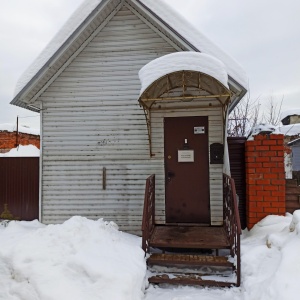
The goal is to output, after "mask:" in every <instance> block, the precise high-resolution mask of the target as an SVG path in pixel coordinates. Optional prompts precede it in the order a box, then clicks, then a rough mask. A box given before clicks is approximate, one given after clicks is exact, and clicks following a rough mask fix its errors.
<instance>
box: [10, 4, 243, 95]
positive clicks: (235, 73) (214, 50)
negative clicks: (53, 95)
mask: <svg viewBox="0 0 300 300" xmlns="http://www.w3.org/2000/svg"><path fill="white" fill-rule="evenodd" d="M140 1H141V2H142V3H143V4H145V5H146V6H147V7H149V8H150V10H151V11H153V12H154V13H155V14H156V15H157V16H159V17H160V18H162V19H163V20H164V21H165V22H166V23H167V24H168V25H169V26H171V27H172V28H173V29H174V30H176V31H177V32H178V33H179V34H180V35H181V36H182V37H183V38H185V39H186V40H187V41H188V42H189V43H190V44H192V45H194V46H195V47H196V48H197V49H198V50H199V51H200V52H202V53H206V54H209V55H211V56H213V57H216V58H217V59H219V60H221V61H222V62H223V63H224V64H225V66H226V69H227V73H228V74H229V75H230V76H231V77H232V78H233V79H235V80H236V81H237V82H238V83H240V84H241V85H242V86H243V87H244V88H247V85H248V79H247V76H246V73H245V71H244V70H243V68H242V67H241V66H240V65H239V64H238V63H237V62H236V61H235V60H234V59H233V58H231V57H230V56H229V55H227V54H226V53H225V52H223V51H222V50H221V49H220V48H219V47H217V46H216V45H215V44H214V43H213V42H211V41H210V40H209V39H208V38H207V37H206V36H204V35H203V34H202V33H201V32H200V31H199V30H198V29H196V28H195V27H194V26H192V25H191V24H190V23H189V21H188V20H186V19H185V18H183V17H182V16H181V15H179V14H178V13H177V12H176V11H175V10H173V9H172V7H170V6H169V5H168V4H166V3H164V2H163V1H162V0H155V1H154V0H140ZM101 2H102V0H85V1H84V2H83V3H82V4H81V6H80V7H79V8H78V9H77V10H76V11H75V12H74V14H73V15H72V16H71V17H70V19H69V20H68V21H67V22H66V23H65V25H64V26H63V27H62V28H61V30H60V31H59V32H58V33H57V34H56V36H55V37H54V38H53V39H52V40H51V41H50V43H49V44H48V45H47V46H46V48H45V49H44V50H43V51H42V52H41V54H40V55H39V56H38V57H37V59H36V60H35V61H34V62H33V63H32V64H31V66H30V67H29V68H28V69H27V70H26V71H25V72H24V74H23V75H22V76H21V78H20V79H19V81H18V83H17V86H16V90H15V96H16V95H17V94H18V93H19V92H20V91H21V90H22V89H23V88H24V87H25V86H26V85H27V84H28V83H29V82H30V81H31V79H32V78H33V77H34V76H35V75H36V74H37V73H38V72H39V70H41V69H42V68H43V67H44V66H45V65H46V63H47V62H48V61H49V60H50V59H51V58H52V57H53V55H54V54H55V53H56V52H57V51H58V50H59V49H60V47H61V46H62V45H63V44H64V43H65V42H66V41H67V39H68V38H69V37H70V36H71V35H72V34H73V32H75V30H76V29H77V28H78V27H79V26H80V25H81V24H82V23H83V22H84V20H86V18H88V16H89V15H90V14H91V13H92V12H93V11H94V10H95V9H96V8H97V6H98V5H99V4H101Z"/></svg>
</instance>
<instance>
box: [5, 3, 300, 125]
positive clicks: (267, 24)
mask: <svg viewBox="0 0 300 300" xmlns="http://www.w3.org/2000/svg"><path fill="white" fill-rule="evenodd" d="M153 1H155V0H153ZM165 1H166V2H167V3H169V4H170V5H172V6H173V8H175V9H176V10H178V11H179V12H180V13H181V14H182V15H183V16H184V17H186V18H187V19H188V20H189V21H190V22H191V23H192V24H194V25H195V26H196V27H197V28H198V29H199V30H200V31H201V32H202V33H204V34H205V35H206V36H208V37H209V38H210V39H211V40H212V41H213V42H215V43H216V44H217V45H219V46H220V47H221V48H222V49H223V50H224V51H225V52H227V53H228V54H229V55H230V56H232V57H233V58H234V59H235V60H237V61H238V62H239V63H240V64H241V65H242V66H243V67H244V69H245V70H246V72H247V74H248V77H249V89H250V91H251V97H252V98H254V99H256V98H257V97H260V99H261V101H262V102H268V99H270V97H271V95H272V96H273V98H274V99H276V100H278V101H279V100H280V99H281V98H282V96H284V103H283V110H285V109H292V108H300V17H299V15H300V1H299V0H285V1H283V0H248V1H247V0H246V1H245V0H244V1H241V0H227V1H223V0H165ZM82 2H83V0H1V1H0V41H1V44H0V45H1V47H0V123H14V122H15V121H16V117H17V115H19V116H20V117H26V118H22V119H20V123H21V124H24V125H29V126H31V127H38V126H39V118H38V117H37V116H38V114H35V113H33V112H31V111H28V110H25V109H21V108H17V107H15V106H12V105H10V104H9V102H10V101H11V100H12V98H13V95H14V89H15V86H16V83H17V80H18V78H19V77H20V76H21V74H22V73H23V72H24V71H25V70H26V68H27V67H28V66H29V65H30V64H31V63H32V61H33V60H34V59H35V58H36V57H37V55H38V54H39V53H40V52H41V51H42V50H43V48H44V47H45V46H46V45H47V43H48V42H49V41H50V40H51V38H52V37H53V36H54V35H55V33H56V32H57V31H58V30H59V29H60V28H61V26H62V25H63V24H64V22H65V21H66V20H67V19H68V17H69V16H70V15H71V14H72V12H73V11H74V10H75V9H76V8H77V7H78V6H79V5H80V4H81V3H82ZM28 116H33V117H28Z"/></svg>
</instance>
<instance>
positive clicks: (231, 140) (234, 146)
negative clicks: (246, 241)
mask: <svg viewBox="0 0 300 300" xmlns="http://www.w3.org/2000/svg"><path fill="white" fill-rule="evenodd" d="M246 140H247V139H246V138H245V137H228V139H227V142H228V151H229V159H230V171H231V177H232V178H233V179H234V181H235V187H236V193H237V195H238V197H239V213H240V220H241V227H242V229H244V228H246V164H245V142H246Z"/></svg>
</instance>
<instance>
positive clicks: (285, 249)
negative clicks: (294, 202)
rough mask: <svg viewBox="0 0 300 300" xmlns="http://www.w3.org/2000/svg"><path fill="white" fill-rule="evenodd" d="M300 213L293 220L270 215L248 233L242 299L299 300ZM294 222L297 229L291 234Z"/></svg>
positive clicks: (295, 214) (243, 259)
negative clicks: (299, 232)
mask: <svg viewBox="0 0 300 300" xmlns="http://www.w3.org/2000/svg"><path fill="white" fill-rule="evenodd" d="M299 212H300V211H296V212H295V213H294V217H292V215H287V216H286V217H279V216H268V217H267V218H265V219H264V220H262V221H261V222H259V223H258V224H257V225H256V226H254V228H253V229H252V230H251V231H250V232H249V233H248V234H245V237H244V238H243V240H242V272H243V273H242V274H243V276H242V295H243V299H245V300H255V299H264V300H282V299H284V300H293V299H295V300H296V299H299V295H300V285H299V281H300V255H299V250H300V235H299V234H298V230H299V229H300V228H299V224H298V223H299V217H300V215H299ZM296 216H297V217H296ZM291 223H294V224H295V225H294V226H296V228H298V229H297V230H295V231H290V224H291Z"/></svg>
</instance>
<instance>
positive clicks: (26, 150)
mask: <svg viewBox="0 0 300 300" xmlns="http://www.w3.org/2000/svg"><path fill="white" fill-rule="evenodd" d="M39 156H40V150H39V148H37V147H36V146H34V145H26V146H22V145H19V146H18V147H17V148H12V149H11V150H10V151H9V152H6V153H0V157H39Z"/></svg>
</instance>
